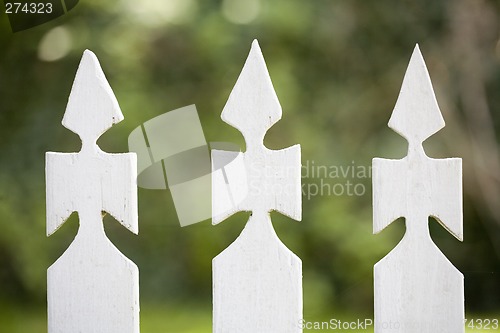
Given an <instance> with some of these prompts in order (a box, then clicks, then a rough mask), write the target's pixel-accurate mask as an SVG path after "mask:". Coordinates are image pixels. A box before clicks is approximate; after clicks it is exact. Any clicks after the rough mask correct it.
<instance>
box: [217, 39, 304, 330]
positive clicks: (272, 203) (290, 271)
mask: <svg viewBox="0 0 500 333" xmlns="http://www.w3.org/2000/svg"><path fill="white" fill-rule="evenodd" d="M280 118H281V106H280V104H279V102H278V98H277V96H276V93H275V92H274V88H273V86H272V83H271V79H270V77H269V73H268V72H267V68H266V64H265V62H264V58H263V56H262V53H261V51H260V48H259V45H258V43H257V41H254V42H253V44H252V48H251V51H250V54H249V56H248V58H247V61H246V63H245V65H244V67H243V70H242V72H241V74H240V76H239V78H238V81H237V82H236V85H235V87H234V89H233V91H232V92H231V95H230V97H229V99H228V102H227V104H226V106H225V107H224V110H223V112H222V119H223V120H224V121H225V122H226V123H228V124H230V125H231V126H233V127H235V128H237V129H238V130H240V131H241V133H242V134H243V136H244V138H245V142H246V151H245V152H244V153H239V156H237V158H235V159H234V161H233V162H234V163H233V162H232V163H230V164H229V165H228V166H227V167H226V168H225V169H226V170H225V173H224V174H222V173H221V172H219V173H214V174H213V175H214V176H213V184H212V191H213V195H212V202H213V219H212V221H213V224H217V223H219V222H221V221H223V220H224V219H226V218H227V217H229V216H231V215H232V214H234V213H236V212H238V211H251V212H252V215H251V217H250V219H249V221H248V222H247V224H246V226H245V228H244V230H243V232H242V233H241V235H240V236H239V237H238V238H237V239H236V241H235V242H234V243H232V244H231V245H230V246H229V247H228V248H227V249H225V250H224V251H223V252H222V253H220V254H219V255H218V256H217V257H216V258H214V260H213V307H214V309H213V310H214V313H213V331H214V332H216V333H222V332H224V333H226V332H228V333H229V332H230V333H234V332H238V333H245V332H248V333H256V332H273V333H291V332H301V331H302V330H301V328H300V320H301V319H302V262H301V260H300V259H299V258H298V257H297V256H296V255H295V254H293V253H292V252H291V251H290V250H289V249H288V248H286V246H285V245H284V244H283V243H282V242H281V241H280V239H279V238H278V236H277V235H276V232H275V231H274V228H273V226H272V223H271V219H270V216H269V212H270V211H271V210H277V211H279V212H281V213H282V214H285V215H287V216H289V217H291V218H293V219H296V220H300V219H301V185H300V182H301V179H300V146H298V145H296V146H293V147H290V148H286V149H282V150H278V151H273V150H269V149H267V148H266V147H265V146H264V144H263V140H264V136H265V134H266V132H267V130H268V129H269V128H270V127H271V126H272V125H273V124H275V123H276V122H277V121H278V120H279V119H280ZM234 154H235V153H234V152H225V151H218V150H214V151H212V160H213V170H216V169H217V167H216V165H218V163H223V162H224V161H227V160H230V159H233V158H234Z"/></svg>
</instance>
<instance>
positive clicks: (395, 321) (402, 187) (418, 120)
mask: <svg viewBox="0 0 500 333" xmlns="http://www.w3.org/2000/svg"><path fill="white" fill-rule="evenodd" d="M389 127H390V128H392V129H393V130H394V131H396V132H397V133H399V134H400V135H401V136H403V137H404V138H406V139H407V141H408V155H407V156H406V157H405V158H403V159H400V160H387V159H380V158H374V159H373V215H374V216H373V225H374V233H378V232H380V231H381V230H383V229H384V228H385V227H386V226H387V225H389V224H390V223H392V221H394V220H396V219H397V218H399V217H405V218H406V233H405V235H404V237H403V239H402V240H401V242H400V243H399V244H398V245H397V246H396V248H395V249H394V250H393V251H391V252H390V253H389V254H388V255H387V256H386V257H384V258H383V259H382V260H380V261H379V262H378V263H377V264H376V265H375V268H374V277H375V332H376V333H384V332H404V333H436V332H439V333H459V332H464V318H465V317H464V285H463V275H462V273H460V272H459V271H458V270H457V269H456V268H455V267H454V266H453V265H452V264H451V263H450V262H449V261H448V259H447V258H446V257H445V256H444V254H443V253H442V252H441V251H440V250H439V249H438V247H437V246H436V245H435V244H434V243H433V241H432V239H431V237H430V234H429V226H428V218H429V216H432V217H435V218H436V219H437V220H438V221H439V222H440V223H441V225H442V226H443V227H444V228H445V229H446V230H448V231H449V232H450V233H452V234H453V235H454V236H455V237H456V238H458V239H459V240H462V160H461V159H460V158H447V159H432V158H429V157H427V156H426V154H425V152H424V149H423V146H422V142H423V141H424V140H425V139H427V138H428V137H430V136H431V135H433V134H434V133H436V132H437V131H439V130H440V129H441V128H443V127H444V120H443V118H442V116H441V112H440V111H439V107H438V104H437V101H436V97H435V96H434V91H433V88H432V84H431V81H430V77H429V73H428V72H427V68H426V66H425V62H424V59H423V58H422V55H421V53H420V50H419V48H418V45H417V46H416V47H415V50H414V52H413V55H412V57H411V60H410V64H409V65H408V69H407V71H406V74H405V77H404V80H403V85H402V87H401V92H400V95H399V97H398V100H397V102H396V106H395V108H394V111H393V113H392V116H391V119H390V120H389Z"/></svg>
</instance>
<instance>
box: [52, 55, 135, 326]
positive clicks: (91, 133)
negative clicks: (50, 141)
mask: <svg viewBox="0 0 500 333" xmlns="http://www.w3.org/2000/svg"><path fill="white" fill-rule="evenodd" d="M122 119H123V115H122V113H121V111H120V107H119V106H118V102H117V101H116V98H115V96H114V94H113V91H112V90H111V87H110V86H109V84H108V82H107V81H106V78H105V76H104V73H103V72H102V70H101V67H100V65H99V62H98V60H97V58H96V56H95V55H94V54H93V53H92V52H90V51H85V52H84V54H83V57H82V60H81V62H80V66H79V68H78V71H77V74H76V78H75V81H74V83H73V88H72V90H71V94H70V97H69V101H68V106H67V108H66V113H65V115H64V118H63V121H62V124H63V126H64V127H66V128H68V129H69V130H71V131H73V132H74V133H76V134H78V135H79V136H80V139H81V140H82V148H81V151H80V152H78V153H52V152H49V153H47V155H46V186H47V235H51V234H52V233H54V232H55V231H56V230H57V229H58V228H59V227H60V226H61V225H62V224H63V223H64V222H65V221H66V219H67V218H68V217H69V216H70V215H71V213H72V212H74V211H76V212H78V216H79V220H80V227H79V229H78V233H77V235H76V237H75V239H74V241H73V242H72V243H71V245H70V246H69V248H68V249H67V250H66V251H65V252H64V254H63V255H62V256H61V257H60V258H59V259H58V260H57V261H56V262H55V263H54V264H53V265H52V266H51V267H50V268H49V269H48V271H47V287H48V290H47V298H48V329H49V333H77V332H108V333H114V332H116V333H138V332H139V281H138V279H139V272H138V269H137V267H136V266H135V264H134V263H133V262H132V261H130V260H129V259H127V258H126V257H125V256H124V255H123V254H121V253H120V252H119V251H118V250H117V249H116V248H115V247H114V245H113V244H112V243H111V241H110V240H109V239H108V238H107V237H106V234H105V232H104V227H103V223H102V212H103V211H105V212H108V213H110V214H111V215H112V216H113V217H114V218H115V219H116V220H118V221H120V223H121V224H122V225H123V226H124V227H126V228H127V229H129V230H130V231H132V232H134V233H137V232H138V218H137V188H136V164H137V163H136V156H135V154H134V153H125V154H108V153H105V152H103V151H101V150H100V148H99V147H98V146H97V144H96V141H97V139H98V138H99V136H101V134H103V133H104V132H105V131H106V130H108V129H109V128H110V127H111V126H112V125H114V124H115V123H117V122H119V121H121V120H122Z"/></svg>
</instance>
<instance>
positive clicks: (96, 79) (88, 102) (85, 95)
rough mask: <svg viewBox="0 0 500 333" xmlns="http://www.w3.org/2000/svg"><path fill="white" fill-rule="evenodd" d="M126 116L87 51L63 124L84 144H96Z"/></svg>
mask: <svg viewBox="0 0 500 333" xmlns="http://www.w3.org/2000/svg"><path fill="white" fill-rule="evenodd" d="M122 120H123V114H122V112H121V110H120V106H119V105H118V101H117V100H116V97H115V94H114V93H113V90H112V89H111V87H110V85H109V83H108V81H107V80H106V76H105V75H104V72H103V71H102V69H101V66H100V64H99V60H97V57H96V56H95V54H94V53H93V52H92V51H89V50H85V52H83V56H82V60H81V61H80V65H79V66H78V71H77V72H76V77H75V81H74V82H73V87H72V88H71V94H70V96H69V99H68V105H67V106H66V112H65V114H64V117H63V120H62V124H63V126H64V127H66V128H67V129H69V130H70V131H72V132H74V133H76V134H78V135H79V136H80V138H81V140H82V144H83V145H84V146H85V145H86V144H93V143H95V142H96V141H97V139H98V138H99V137H100V136H101V135H102V134H103V133H104V132H106V130H108V129H109V128H110V127H111V126H113V125H114V124H116V123H119V122H120V121H122Z"/></svg>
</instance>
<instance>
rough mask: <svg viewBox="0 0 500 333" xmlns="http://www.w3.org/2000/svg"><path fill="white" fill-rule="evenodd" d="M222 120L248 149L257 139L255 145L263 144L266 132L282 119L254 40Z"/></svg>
mask: <svg viewBox="0 0 500 333" xmlns="http://www.w3.org/2000/svg"><path fill="white" fill-rule="evenodd" d="M221 118H222V120H224V121H225V122H226V123H228V124H229V125H231V126H233V127H235V128H237V129H238V130H239V131H240V132H241V133H242V134H243V136H244V137H245V141H246V144H247V146H249V145H250V146H251V145H252V143H253V142H255V141H256V140H257V141H258V140H260V142H255V143H256V144H262V141H263V139H264V135H265V134H266V132H267V130H268V129H269V128H271V126H273V125H274V124H275V123H276V122H277V121H278V120H280V119H281V105H280V103H279V101H278V96H276V92H275V91H274V87H273V84H272V82H271V77H270V76H269V72H268V71H267V67H266V63H265V61H264V56H263V55H262V51H261V50H260V47H259V43H258V42H257V40H254V41H253V43H252V47H251V50H250V54H249V55H248V57H247V60H246V61H245V65H244V66H243V69H242V71H241V74H240V76H239V77H238V80H237V81H236V84H235V86H234V88H233V90H232V91H231V94H230V95H229V99H228V101H227V103H226V105H225V106H224V109H223V110H222V115H221Z"/></svg>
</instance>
